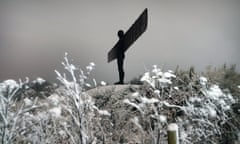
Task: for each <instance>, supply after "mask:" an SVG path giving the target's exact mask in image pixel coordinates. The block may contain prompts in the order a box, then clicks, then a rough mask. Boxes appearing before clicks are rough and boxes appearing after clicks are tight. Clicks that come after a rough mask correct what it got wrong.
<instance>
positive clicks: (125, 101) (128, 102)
mask: <svg viewBox="0 0 240 144" xmlns="http://www.w3.org/2000/svg"><path fill="white" fill-rule="evenodd" d="M123 103H125V104H128V105H131V106H133V107H135V108H136V109H138V110H139V111H140V112H141V113H143V111H142V109H141V108H140V107H139V106H138V105H137V104H135V103H132V102H130V101H129V99H124V100H123Z"/></svg>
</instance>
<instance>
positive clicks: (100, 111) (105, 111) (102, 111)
mask: <svg viewBox="0 0 240 144" xmlns="http://www.w3.org/2000/svg"><path fill="white" fill-rule="evenodd" d="M98 112H99V114H100V115H105V116H111V114H110V113H109V112H108V111H107V110H98Z"/></svg>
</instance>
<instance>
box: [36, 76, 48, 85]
mask: <svg viewBox="0 0 240 144" xmlns="http://www.w3.org/2000/svg"><path fill="white" fill-rule="evenodd" d="M45 82H46V80H44V79H43V78H40V77H38V78H37V79H36V83H38V84H40V85H42V84H43V83H45Z"/></svg>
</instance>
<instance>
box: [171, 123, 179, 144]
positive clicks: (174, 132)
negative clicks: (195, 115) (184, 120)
mask: <svg viewBox="0 0 240 144" xmlns="http://www.w3.org/2000/svg"><path fill="white" fill-rule="evenodd" d="M168 144H179V138H178V125H177V124H175V123H171V124H169V125H168Z"/></svg>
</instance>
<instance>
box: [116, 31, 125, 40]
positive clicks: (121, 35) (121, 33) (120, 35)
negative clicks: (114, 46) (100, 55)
mask: <svg viewBox="0 0 240 144" xmlns="http://www.w3.org/2000/svg"><path fill="white" fill-rule="evenodd" d="M117 34H118V37H119V38H122V37H123V36H124V32H123V30H119V31H118V33H117Z"/></svg>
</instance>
